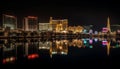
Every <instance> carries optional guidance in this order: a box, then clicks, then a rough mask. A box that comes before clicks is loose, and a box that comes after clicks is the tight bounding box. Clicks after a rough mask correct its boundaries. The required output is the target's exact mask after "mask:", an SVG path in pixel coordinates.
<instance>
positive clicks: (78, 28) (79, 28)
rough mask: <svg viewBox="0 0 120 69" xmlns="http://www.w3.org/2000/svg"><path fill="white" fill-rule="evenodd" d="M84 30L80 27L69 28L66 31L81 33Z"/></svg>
mask: <svg viewBox="0 0 120 69" xmlns="http://www.w3.org/2000/svg"><path fill="white" fill-rule="evenodd" d="M83 30H84V28H83V27H82V26H69V27H68V31H72V32H73V33H81V32H83Z"/></svg>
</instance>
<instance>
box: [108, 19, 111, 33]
mask: <svg viewBox="0 0 120 69" xmlns="http://www.w3.org/2000/svg"><path fill="white" fill-rule="evenodd" d="M107 28H108V31H109V32H111V29H110V18H109V17H108V18H107Z"/></svg>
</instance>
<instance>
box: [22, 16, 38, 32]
mask: <svg viewBox="0 0 120 69" xmlns="http://www.w3.org/2000/svg"><path fill="white" fill-rule="evenodd" d="M37 22H38V20H37V17H35V16H27V17H25V18H24V26H23V27H24V30H25V31H37V29H38V28H37Z"/></svg>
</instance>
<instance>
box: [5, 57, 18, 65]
mask: <svg viewBox="0 0 120 69" xmlns="http://www.w3.org/2000/svg"><path fill="white" fill-rule="evenodd" d="M15 59H16V58H15V57H9V58H5V59H3V64H5V63H8V62H12V61H15Z"/></svg>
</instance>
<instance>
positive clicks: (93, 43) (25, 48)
mask: <svg viewBox="0 0 120 69" xmlns="http://www.w3.org/2000/svg"><path fill="white" fill-rule="evenodd" d="M1 41H2V43H1V46H2V47H1V49H2V48H3V54H2V56H3V63H13V62H15V61H16V60H19V58H23V57H26V58H27V59H34V58H38V57H39V55H40V54H39V51H41V50H43V49H44V50H48V51H49V55H50V56H51V58H52V56H53V55H56V54H60V55H67V54H68V53H69V48H70V47H77V48H90V49H93V48H106V55H109V54H110V49H112V48H114V49H115V48H119V47H120V40H119V39H115V38H114V39H113V38H112V39H111V38H82V39H71V40H67V39H62V40H52V41H48V40H46V41H41V40H40V39H36V38H35V39H34V38H29V39H24V41H23V40H21V41H20V39H19V40H17V39H4V40H1Z"/></svg>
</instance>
